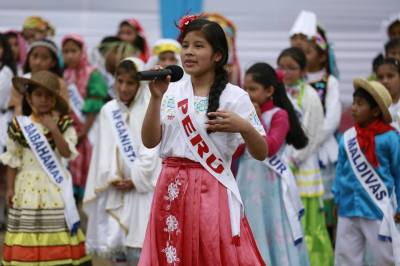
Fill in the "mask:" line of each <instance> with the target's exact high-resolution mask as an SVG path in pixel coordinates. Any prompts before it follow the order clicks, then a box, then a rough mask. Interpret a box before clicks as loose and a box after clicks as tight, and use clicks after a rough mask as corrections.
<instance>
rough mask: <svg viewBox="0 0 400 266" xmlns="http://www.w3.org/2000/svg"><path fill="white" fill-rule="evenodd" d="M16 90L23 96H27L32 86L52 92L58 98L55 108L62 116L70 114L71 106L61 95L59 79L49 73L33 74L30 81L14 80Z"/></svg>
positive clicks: (25, 79) (19, 78) (26, 79)
mask: <svg viewBox="0 0 400 266" xmlns="http://www.w3.org/2000/svg"><path fill="white" fill-rule="evenodd" d="M12 82H13V85H14V88H16V89H17V90H18V91H19V92H20V93H21V94H25V93H26V92H27V89H28V87H29V86H30V85H33V86H37V87H40V88H43V89H45V90H47V91H49V92H51V93H52V94H53V95H54V96H55V97H56V106H55V108H56V109H57V110H58V111H59V112H60V114H67V113H68V112H69V105H68V103H67V102H66V101H65V99H64V98H63V97H61V94H60V90H61V88H60V81H59V79H58V77H57V76H56V75H55V74H53V73H52V72H49V71H44V70H43V71H38V72H35V73H33V74H32V77H31V78H30V79H28V78H21V77H15V78H13V79H12Z"/></svg>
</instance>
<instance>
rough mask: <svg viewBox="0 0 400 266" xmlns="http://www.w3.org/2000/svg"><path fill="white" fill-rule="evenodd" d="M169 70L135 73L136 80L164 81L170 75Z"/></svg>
mask: <svg viewBox="0 0 400 266" xmlns="http://www.w3.org/2000/svg"><path fill="white" fill-rule="evenodd" d="M171 74H172V73H171V70H169V69H161V70H146V71H140V72H138V73H137V78H138V79H139V80H154V79H164V78H165V77H167V76H168V75H171Z"/></svg>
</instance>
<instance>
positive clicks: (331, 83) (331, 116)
mask: <svg viewBox="0 0 400 266" xmlns="http://www.w3.org/2000/svg"><path fill="white" fill-rule="evenodd" d="M341 116H342V105H341V103H340V90H339V81H338V80H337V79H336V78H335V77H333V76H329V79H328V84H327V92H326V98H325V117H324V122H323V127H322V130H321V132H320V135H321V137H320V143H323V142H325V141H326V140H327V139H328V138H329V137H330V136H332V135H333V134H334V133H335V131H336V129H337V128H338V127H339V123H340V118H341Z"/></svg>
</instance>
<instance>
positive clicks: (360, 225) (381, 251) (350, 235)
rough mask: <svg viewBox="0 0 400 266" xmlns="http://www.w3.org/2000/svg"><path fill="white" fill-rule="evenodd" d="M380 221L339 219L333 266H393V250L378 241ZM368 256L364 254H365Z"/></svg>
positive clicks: (388, 243) (390, 246) (385, 242)
mask: <svg viewBox="0 0 400 266" xmlns="http://www.w3.org/2000/svg"><path fill="white" fill-rule="evenodd" d="M379 226H380V221H378V220H367V219H363V218H346V217H339V220H338V226H337V235H336V250H335V266H362V265H364V263H363V261H364V257H365V255H367V256H366V257H367V258H368V261H367V265H374V266H393V265H394V259H393V248H392V243H391V242H389V241H381V240H379V239H378V233H379ZM366 251H367V252H368V254H365V252H366Z"/></svg>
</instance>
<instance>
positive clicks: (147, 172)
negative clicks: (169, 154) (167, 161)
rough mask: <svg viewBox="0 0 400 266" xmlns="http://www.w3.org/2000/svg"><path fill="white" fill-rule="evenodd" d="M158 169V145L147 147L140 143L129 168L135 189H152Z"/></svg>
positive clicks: (144, 190)
mask: <svg viewBox="0 0 400 266" xmlns="http://www.w3.org/2000/svg"><path fill="white" fill-rule="evenodd" d="M160 169H161V159H160V157H159V145H158V146H156V147H155V148H152V149H148V148H146V147H145V146H144V145H143V144H141V145H140V147H139V151H138V153H137V157H136V159H135V161H134V162H133V167H132V168H131V178H132V182H133V184H134V186H135V189H136V190H137V191H138V192H141V193H146V192H150V191H153V190H154V187H155V185H156V184H155V183H156V180H157V177H158V175H159V173H160Z"/></svg>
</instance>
